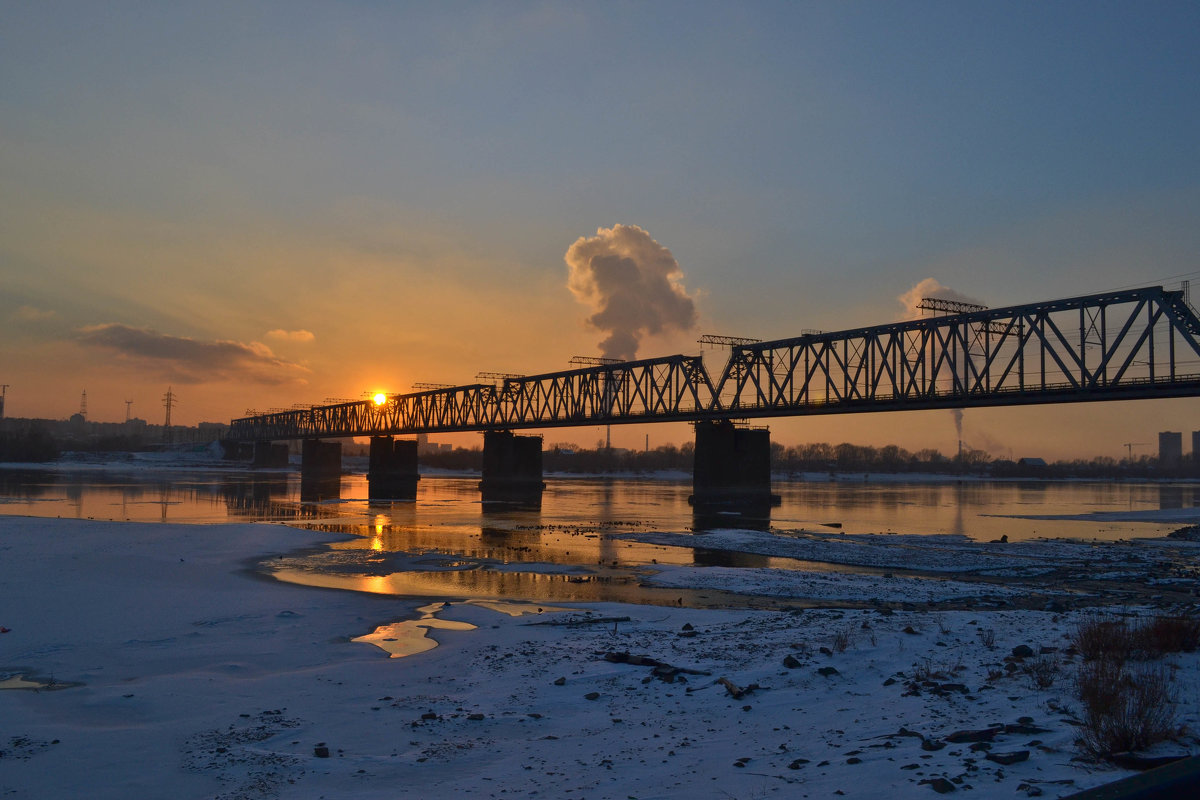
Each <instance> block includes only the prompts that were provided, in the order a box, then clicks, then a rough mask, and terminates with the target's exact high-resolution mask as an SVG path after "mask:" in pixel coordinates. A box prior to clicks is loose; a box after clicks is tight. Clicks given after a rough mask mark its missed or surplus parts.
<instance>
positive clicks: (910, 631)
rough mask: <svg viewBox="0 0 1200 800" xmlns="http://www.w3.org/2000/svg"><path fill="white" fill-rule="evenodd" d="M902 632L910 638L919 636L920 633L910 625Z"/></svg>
mask: <svg viewBox="0 0 1200 800" xmlns="http://www.w3.org/2000/svg"><path fill="white" fill-rule="evenodd" d="M904 632H905V633H907V634H909V635H910V636H919V635H920V633H921V632H920V631H918V630H916V629H915V628H913V626H912V625H909V626H907V627H905V629H904Z"/></svg>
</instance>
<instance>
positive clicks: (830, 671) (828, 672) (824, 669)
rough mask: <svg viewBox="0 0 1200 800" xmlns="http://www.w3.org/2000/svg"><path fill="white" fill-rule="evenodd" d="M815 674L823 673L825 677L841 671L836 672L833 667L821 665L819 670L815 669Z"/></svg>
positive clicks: (838, 673)
mask: <svg viewBox="0 0 1200 800" xmlns="http://www.w3.org/2000/svg"><path fill="white" fill-rule="evenodd" d="M817 674H818V675H824V676H825V677H826V678H830V677H833V676H834V675H841V673H840V672H838V671H837V669H835V668H834V667H821V668H820V669H819V670H817Z"/></svg>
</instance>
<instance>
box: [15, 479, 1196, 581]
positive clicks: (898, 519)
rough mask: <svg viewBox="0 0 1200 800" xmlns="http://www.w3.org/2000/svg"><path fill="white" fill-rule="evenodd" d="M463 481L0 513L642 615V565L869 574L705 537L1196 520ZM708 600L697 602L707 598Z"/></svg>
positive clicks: (893, 485) (860, 483) (984, 499)
mask: <svg viewBox="0 0 1200 800" xmlns="http://www.w3.org/2000/svg"><path fill="white" fill-rule="evenodd" d="M814 477H816V476H814ZM478 481H479V478H478V477H477V476H473V475H425V476H423V477H422V479H421V481H420V483H419V485H418V492H417V499H416V501H415V502H411V501H410V502H379V501H371V500H368V498H367V482H366V477H365V475H362V474H348V475H345V476H343V478H342V479H341V481H340V484H338V485H337V487H336V489H334V491H333V492H332V493H331V494H328V495H327V496H325V497H324V498H323V499H321V500H317V501H314V500H311V499H305V498H303V497H302V496H301V485H300V480H299V477H298V475H297V474H296V473H295V472H288V471H266V470H264V471H251V470H241V471H228V470H223V469H220V468H217V467H213V466H210V467H207V468H192V469H189V468H180V467H178V466H176V467H171V468H167V467H165V466H162V465H159V466H155V465H144V464H142V465H130V466H129V467H128V468H126V467H123V466H122V465H113V464H107V465H96V466H95V467H91V468H78V467H76V468H67V469H45V470H18V469H0V513H4V514H15V515H25V516H31V517H64V518H72V517H73V518H81V519H96V520H116V521H130V522H135V523H136V522H173V523H193V524H201V525H202V524H215V523H227V522H282V523H287V524H290V525H296V526H301V527H306V528H315V529H319V530H323V531H329V532H332V533H336V534H344V536H343V537H337V539H338V540H337V541H336V542H334V543H333V544H332V545H331V546H330V547H329V548H321V549H320V551H319V552H317V551H314V552H306V553H303V554H300V555H295V556H291V557H287V558H283V559H279V560H278V561H274V562H272V563H271V565H270V566H269V567H268V568H267V569H268V571H270V572H271V573H273V574H274V575H275V576H276V577H277V578H280V579H282V580H288V581H296V582H300V583H305V584H310V585H316V586H328V587H337V588H346V589H356V590H360V591H370V592H379V593H387V594H397V595H409V596H421V597H477V598H497V599H505V598H521V599H532V600H537V601H541V602H567V601H580V602H588V601H595V600H613V601H629V602H651V603H668V602H670V603H675V602H680V598H679V596H678V591H676V590H668V589H655V588H652V587H647V586H645V585H644V584H643V583H642V582H641V581H640V580H639V578H638V575H639V571H644V570H647V569H651V570H652V569H654V568H655V565H682V566H733V567H769V568H774V569H801V570H808V571H843V572H844V571H859V572H862V571H868V572H870V571H871V570H869V569H867V570H862V569H853V568H848V567H845V566H836V565H831V564H826V563H814V562H805V561H798V560H796V559H788V558H774V557H769V556H763V555H754V554H748V553H738V552H732V551H729V550H728V549H711V548H706V547H705V536H704V534H705V533H706V532H707V531H711V530H713V529H719V528H751V529H756V530H759V531H764V530H769V531H771V532H773V533H776V534H777V535H779V536H788V535H794V534H795V532H797V531H808V532H816V533H820V534H824V535H833V536H840V535H843V534H864V533H904V534H918V535H920V534H926V535H955V536H959V537H965V538H967V539H972V540H976V541H984V542H986V541H992V540H997V539H999V538H1001V537H1007V539H1008V540H1009V541H1012V542H1018V541H1022V540H1027V539H1038V538H1070V539H1083V540H1108V541H1113V540H1120V539H1127V538H1131V537H1139V536H1151V537H1152V536H1162V535H1164V534H1166V533H1168V532H1170V531H1171V530H1174V529H1176V528H1178V527H1181V526H1182V525H1184V524H1187V523H1188V522H1189V521H1190V519H1191V518H1197V515H1200V508H1197V506H1200V484H1195V483H1183V482H1181V483H1126V482H1048V481H1024V482H1013V481H976V480H966V481H956V480H912V481H900V480H897V479H896V478H895V477H894V476H884V477H878V478H875V479H873V480H872V479H864V478H863V477H862V476H845V477H839V478H837V479H830V478H829V477H828V476H820V477H819V479H810V480H790V481H778V482H776V484H775V486H774V491H776V492H777V493H778V494H779V495H780V496H781V498H782V503H781V504H780V505H779V506H778V507H776V508H774V509H771V511H770V518H769V519H764V518H762V517H758V518H751V517H742V516H737V515H726V514H716V515H710V516H706V517H699V516H697V515H695V514H694V512H693V509H692V507H691V506H690V505H689V503H688V496H689V495H690V493H691V482H690V480H686V479H683V480H679V479H675V480H672V479H661V478H578V477H565V476H553V475H551V476H547V479H546V490H545V492H544V494H543V497H542V501H541V505H540V508H521V507H515V506H504V505H501V506H498V507H497V506H487V507H485V506H484V505H483V504H482V503H481V501H480V495H479V490H478ZM1114 517H1119V518H1120V519H1114ZM646 533H657V534H663V533H667V534H678V536H679V544H678V546H666V545H664V544H663V543H662V538H663V537H661V536H659V537H656V538H657V539H658V542H657V543H649V542H641V541H638V540H637V536H638V535H639V534H646ZM669 538H670V539H674V536H671V537H669ZM658 595H662V596H661V597H659V596H658ZM668 595H669V596H668ZM685 601H686V602H688V603H689V604H691V603H692V602H693V601H695V598H690V597H689V598H685ZM720 602H721V599H720V597H719V596H712V595H711V594H710V596H709V597H708V599H707V603H708V604H720Z"/></svg>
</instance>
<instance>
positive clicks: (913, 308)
mask: <svg viewBox="0 0 1200 800" xmlns="http://www.w3.org/2000/svg"><path fill="white" fill-rule="evenodd" d="M926 297H936V298H938V299H939V300H956V301H958V302H960V303H974V304H975V305H984V304H983V303H981V302H979V301H978V300H976V299H975V298H974V297H970V296H969V295H965V294H963V293H962V292H957V291H955V290H954V289H951V288H950V287H949V286H943V285H942V284H941V283H939V282H938V280H937V279H936V278H926V279H925V280H923V281H921V282H920V283H918V284H917V285H916V286H914V287H912V288H911V289H909V290H908V291H907V292H905V293H904V294H902V295H900V296H899V297H897V298H896V299H897V300H899V301H900V305H902V306H904V311H902V312H901V316H900V320H901V321H904V320H909V319H916V318H917V317H919V316H921V309H919V308H917V304H918V303H920V302H921V300H922V299H924V298H926Z"/></svg>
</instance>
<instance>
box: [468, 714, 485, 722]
mask: <svg viewBox="0 0 1200 800" xmlns="http://www.w3.org/2000/svg"><path fill="white" fill-rule="evenodd" d="M467 719H473V720H476V721H478V720H481V719H483V714H479V713H475V714H468V715H467Z"/></svg>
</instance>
